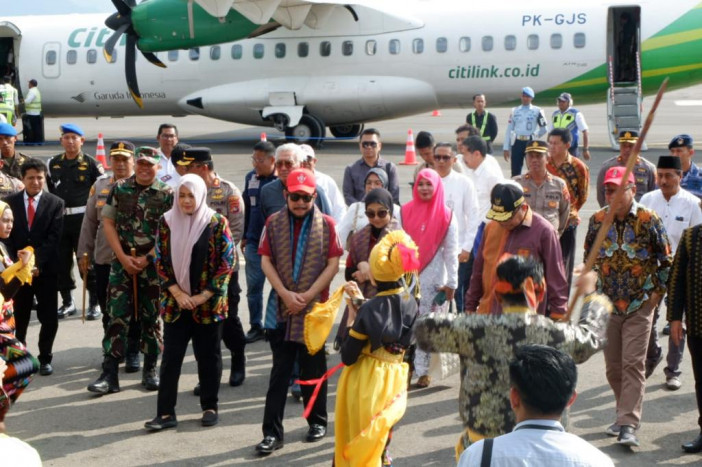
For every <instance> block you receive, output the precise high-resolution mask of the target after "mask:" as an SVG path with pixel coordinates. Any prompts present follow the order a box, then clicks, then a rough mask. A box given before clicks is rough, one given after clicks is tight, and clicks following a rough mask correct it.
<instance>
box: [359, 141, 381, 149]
mask: <svg viewBox="0 0 702 467" xmlns="http://www.w3.org/2000/svg"><path fill="white" fill-rule="evenodd" d="M361 146H363V147H364V148H375V147H377V146H378V143H376V142H375V141H364V142H362V143H361Z"/></svg>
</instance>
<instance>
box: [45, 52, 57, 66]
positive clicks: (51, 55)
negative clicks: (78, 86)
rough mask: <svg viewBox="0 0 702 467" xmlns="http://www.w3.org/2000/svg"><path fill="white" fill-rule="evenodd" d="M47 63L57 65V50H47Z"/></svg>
mask: <svg viewBox="0 0 702 467" xmlns="http://www.w3.org/2000/svg"><path fill="white" fill-rule="evenodd" d="M46 64H47V65H56V51H55V50H49V51H48V52H46Z"/></svg>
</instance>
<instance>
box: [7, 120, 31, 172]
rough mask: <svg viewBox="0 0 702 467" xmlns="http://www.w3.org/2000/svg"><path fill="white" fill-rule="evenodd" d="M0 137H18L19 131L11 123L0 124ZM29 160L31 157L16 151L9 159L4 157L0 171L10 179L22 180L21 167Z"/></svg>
mask: <svg viewBox="0 0 702 467" xmlns="http://www.w3.org/2000/svg"><path fill="white" fill-rule="evenodd" d="M0 136H10V137H12V136H17V130H15V127H13V126H12V125H10V124H9V123H0ZM29 159H30V157H29V156H25V155H24V154H22V153H19V152H17V151H15V152H14V154H12V155H11V156H9V157H4V156H3V158H2V164H0V171H2V173H4V174H7V175H9V176H10V177H14V178H17V179H19V180H21V179H22V172H20V166H21V165H22V164H24V163H25V162H27V160H29Z"/></svg>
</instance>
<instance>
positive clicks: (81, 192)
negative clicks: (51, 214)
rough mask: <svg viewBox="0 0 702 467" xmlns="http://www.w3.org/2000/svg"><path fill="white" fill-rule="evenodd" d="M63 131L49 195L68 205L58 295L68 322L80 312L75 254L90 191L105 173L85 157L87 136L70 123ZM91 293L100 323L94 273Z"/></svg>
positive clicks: (53, 162) (92, 310)
mask: <svg viewBox="0 0 702 467" xmlns="http://www.w3.org/2000/svg"><path fill="white" fill-rule="evenodd" d="M60 129H61V140H60V141H61V146H63V149H64V152H63V154H58V155H56V156H54V157H52V158H51V159H49V163H48V166H49V173H48V176H47V184H48V187H49V191H50V192H51V193H53V194H55V195H56V196H58V197H59V198H61V199H62V200H63V201H64V203H66V209H65V210H64V214H63V233H62V234H61V240H60V242H59V265H58V266H59V273H58V291H59V293H60V294H61V299H62V301H63V304H62V305H61V307H60V308H59V309H58V311H57V313H58V317H59V318H65V317H66V316H70V315H72V314H74V313H75V312H76V306H75V303H74V302H73V298H72V297H71V290H73V289H75V288H76V282H75V279H74V278H73V254H74V253H76V252H77V250H78V237H79V236H80V226H81V224H82V223H83V215H84V214H85V203H86V202H87V201H88V195H89V194H90V188H91V187H92V186H93V183H95V180H97V179H98V177H99V176H101V175H102V174H103V173H104V170H103V168H102V165H101V164H99V163H98V162H97V161H96V160H95V159H93V158H92V157H90V156H88V155H87V154H85V153H83V150H82V148H83V143H85V136H84V133H83V130H81V128H80V127H79V126H78V125H74V124H72V123H67V124H64V125H61V127H60ZM88 291H89V293H90V308H89V309H88V315H89V316H90V317H91V319H97V318H99V317H100V315H101V310H100V307H99V306H98V304H97V294H96V293H95V273H94V272H91V273H89V274H88Z"/></svg>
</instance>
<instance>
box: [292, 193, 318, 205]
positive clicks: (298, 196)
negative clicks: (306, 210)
mask: <svg viewBox="0 0 702 467" xmlns="http://www.w3.org/2000/svg"><path fill="white" fill-rule="evenodd" d="M288 198H290V201H292V202H294V203H297V202H298V201H300V200H302V201H304V202H305V203H309V202H311V201H312V200H313V199H314V196H312V195H301V194H299V193H290V194H289V195H288Z"/></svg>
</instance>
